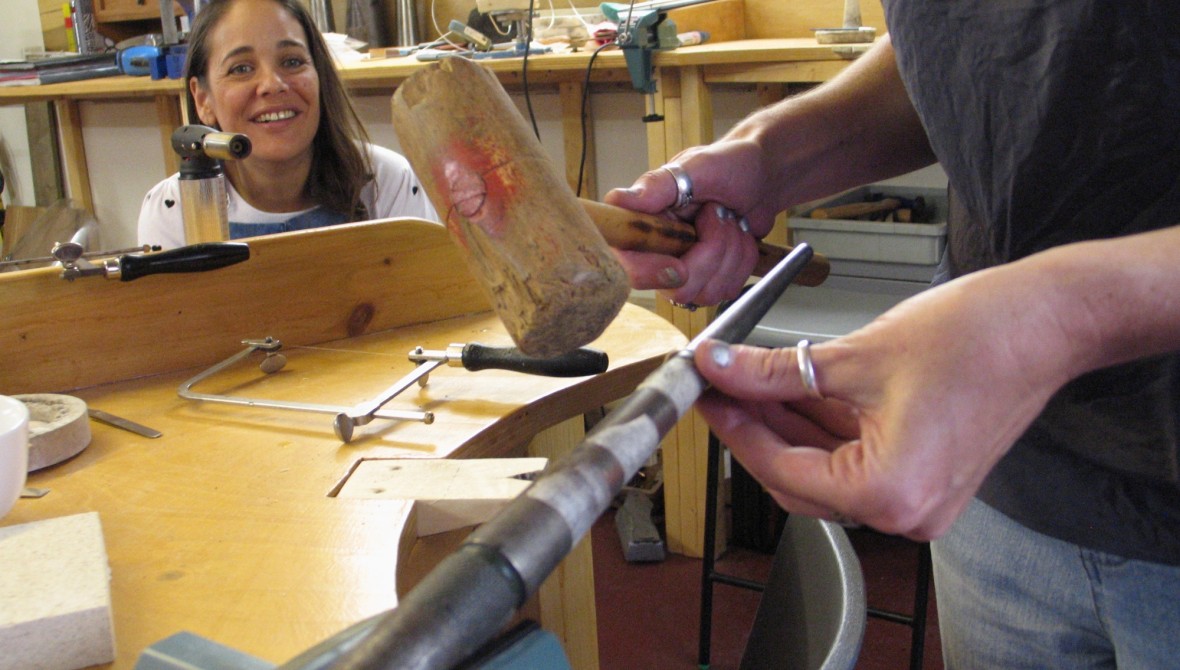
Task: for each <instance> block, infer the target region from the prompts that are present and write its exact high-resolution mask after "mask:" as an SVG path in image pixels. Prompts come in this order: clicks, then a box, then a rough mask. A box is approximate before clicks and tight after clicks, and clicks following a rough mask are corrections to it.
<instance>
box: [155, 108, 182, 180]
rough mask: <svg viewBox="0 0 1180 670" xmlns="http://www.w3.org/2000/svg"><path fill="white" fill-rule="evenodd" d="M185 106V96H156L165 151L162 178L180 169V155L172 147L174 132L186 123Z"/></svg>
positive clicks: (158, 120)
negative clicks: (184, 117)
mask: <svg viewBox="0 0 1180 670" xmlns="http://www.w3.org/2000/svg"><path fill="white" fill-rule="evenodd" d="M183 107H184V104H183V97H180V96H175V95H168V94H164V95H157V96H156V123H157V125H158V127H159V129H160V143H161V145H162V149H163V151H164V174H163V175H162V176H161V179H162V178H164V177H167V176H169V175H171V174H174V173H175V172H178V171H179V170H180V156H178V155H177V154H176V150H175V149H173V148H172V132H173V131H174V130H176V129H177V128H179V127H180V126H182V125H184V119H183V118H182V117H183V116H184V115H183V113H182V111H183Z"/></svg>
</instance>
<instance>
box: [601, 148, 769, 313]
mask: <svg viewBox="0 0 1180 670" xmlns="http://www.w3.org/2000/svg"><path fill="white" fill-rule="evenodd" d="M670 163H674V164H676V165H679V166H680V168H681V169H682V170H683V171H684V174H685V175H687V178H688V181H689V182H691V191H692V201H691V204H690V205H689V206H688V207H686V208H684V209H681V210H675V211H674V212H671V213H670V214H669V215H675V216H678V217H680V218H682V219H684V220H687V221H692V222H693V223H694V225H695V226H696V231H697V243H696V244H694V245H693V247H692V248H691V249H689V250H688V251H687V252H686V253H685V254H684V255H683V256H681V257H680V258H675V257H672V256H664V255H661V254H652V253H642V252H634V251H618V252H617V253H618V256H619V259H620V260H621V262H622V263H623V267H624V268H625V269H626V270H627V274H628V276H629V277H630V280H631V285H632V286H633V287H635V288H638V289H653V288H654V289H660V290H661V292H662V293H663V294H664V296H665V297H667V298H668V299H670V300H672V301H673V302H676V303H680V304H694V305H713V304H717V303H719V302H721V301H723V300H728V299H731V298H733V297H735V296H736V295H737V294H738V292H739V291H741V289H742V287H743V286H744V285H745V283H746V279H747V278H748V277H749V276H750V272H751V271H752V270H753V268H754V264H755V263H756V262H757V261H758V248H757V240H758V239H761V238H762V237H764V236H765V235H766V234H767V233H768V232H770V228H771V226H773V225H774V217H775V214H776V213H777V212H778V208H776V207H775V206H774V204H773V203H774V199H773V198H772V197H770V194H771V193H772V190H773V189H772V187H773V185H772V184H771V183H770V182H769V180H768V178H767V174H768V171H767V170H766V169H765V166H764V165H763V161H762V154H761V149H760V148H759V147H758V145H756V144H755V143H753V142H750V141H744V140H729V141H721V142H717V143H715V144H712V145H708V146H702V147H695V148H692V149H688V150H686V151H682V152H681V153H679V154H677V155H676V157H675V158H674V159H673V160H672V161H670ZM678 193H679V191H678V187H677V183H676V179H675V178H674V177H673V174H672V172H670V171H668V170H666V169H664V168H659V169H656V170H652V171H650V172H646V173H644V174H643V175H641V176H640V177H639V179H638V180H636V182H635V184H634V185H632V186H631V187H630V188H627V189H614V190H612V191H610V192H609V193H607V194H606V197H605V198H604V200H605V201H606V202H607V203H609V204H612V205H616V206H619V207H623V208H626V209H630V210H634V211H639V212H647V213H652V214H657V213H661V212H668V211H669V210H670V209H671V208H672V207H673V206H674V205H675V204H676V201H677V197H678Z"/></svg>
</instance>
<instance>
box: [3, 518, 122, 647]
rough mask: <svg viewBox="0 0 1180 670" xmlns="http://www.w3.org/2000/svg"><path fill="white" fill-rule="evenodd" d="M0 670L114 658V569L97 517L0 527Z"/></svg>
mask: <svg viewBox="0 0 1180 670" xmlns="http://www.w3.org/2000/svg"><path fill="white" fill-rule="evenodd" d="M0 649H3V650H4V651H3V653H0V670H25V669H27V668H40V669H43V670H74V669H75V668H83V667H86V666H90V665H98V664H100V663H110V662H111V661H114V660H115V636H114V626H113V624H112V621H111V571H110V565H109V563H108V561H107V552H106V545H105V543H104V542H103V538H102V525H101V524H100V523H99V520H98V513H97V512H88V513H85V514H75V515H71V516H65V517H58V518H56V519H46V520H44V521H34V522H31V523H25V524H20V525H17V526H7V527H4V528H0Z"/></svg>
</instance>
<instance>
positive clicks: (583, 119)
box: [574, 42, 619, 198]
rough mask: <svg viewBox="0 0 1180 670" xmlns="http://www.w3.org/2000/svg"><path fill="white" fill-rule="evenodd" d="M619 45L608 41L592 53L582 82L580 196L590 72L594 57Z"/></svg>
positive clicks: (584, 158) (576, 194) (578, 191)
mask: <svg viewBox="0 0 1180 670" xmlns="http://www.w3.org/2000/svg"><path fill="white" fill-rule="evenodd" d="M617 46H619V45H618V44H617V43H615V42H607V43H606V44H602V45H600V46H599V47H598V48H597V49H595V50H594V53H592V54H590V62H589V63H588V64H587V65H586V81H585V83H584V84H582V107H581V122H582V156H581V158H579V159H578V183H577V188H575V189H574V195H575V196H577V197H579V198H580V197H582V179H583V177H584V175H585V173H586V145H587V144H589V142H587V141H586V110H587V108H588V107H589V106H590V72H591V70H593V69H594V59H595V58H598V54H599V53H601V52H602V50H603V49H606V48H608V47H617Z"/></svg>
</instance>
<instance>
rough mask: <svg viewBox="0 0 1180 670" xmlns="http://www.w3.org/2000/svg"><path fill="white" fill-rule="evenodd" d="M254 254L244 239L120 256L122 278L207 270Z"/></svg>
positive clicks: (120, 278) (126, 279) (238, 261)
mask: <svg viewBox="0 0 1180 670" xmlns="http://www.w3.org/2000/svg"><path fill="white" fill-rule="evenodd" d="M248 258H250V247H249V246H247V245H246V244H245V243H243V242H202V243H200V244H190V245H188V246H186V247H180V248H179V249H171V250H169V251H162V252H160V253H158V254H146V255H143V256H123V257H121V258H120V259H119V267H120V276H119V280H120V281H131V280H133V279H139V278H140V277H143V276H146V275H154V274H162V273H171V272H205V271H206V270H216V269H218V268H223V267H225V266H227V265H234V264H235V263H241V262H242V261H244V260H246V259H248Z"/></svg>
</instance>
